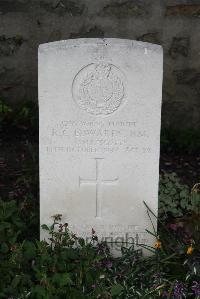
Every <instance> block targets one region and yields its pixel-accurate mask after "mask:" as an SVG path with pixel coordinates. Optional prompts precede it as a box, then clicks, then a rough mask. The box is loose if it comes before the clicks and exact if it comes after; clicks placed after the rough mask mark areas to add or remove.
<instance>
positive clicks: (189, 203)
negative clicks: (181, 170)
mask: <svg viewBox="0 0 200 299" xmlns="http://www.w3.org/2000/svg"><path fill="white" fill-rule="evenodd" d="M199 206H200V203H199V198H198V194H197V193H195V192H192V193H190V190H189V187H188V186H187V185H184V184H181V182H180V179H179V178H178V176H177V175H176V174H175V173H164V174H163V175H162V176H160V185H159V215H160V217H165V218H167V217H168V216H169V215H171V216H173V217H180V216H183V215H184V214H185V213H186V212H189V211H197V210H198V209H199Z"/></svg>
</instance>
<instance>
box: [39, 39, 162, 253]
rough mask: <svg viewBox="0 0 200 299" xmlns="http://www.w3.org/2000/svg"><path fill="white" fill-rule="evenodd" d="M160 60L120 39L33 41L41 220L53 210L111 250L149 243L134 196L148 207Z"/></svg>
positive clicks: (151, 49) (156, 53)
mask: <svg viewBox="0 0 200 299" xmlns="http://www.w3.org/2000/svg"><path fill="white" fill-rule="evenodd" d="M162 60H163V54H162V48H161V46H159V45H153V44H149V43H143V42H138V41H133V40H126V39H112V38H108V39H75V40H66V41H59V42H53V43H48V44H43V45H40V47H39V113H40V219H41V224H44V223H45V224H50V223H52V218H51V216H52V215H54V214H62V215H63V221H65V222H68V223H69V227H70V229H71V230H73V232H75V233H77V234H78V235H79V236H84V237H85V238H86V237H90V236H91V230H92V228H93V229H94V230H95V231H96V233H97V235H98V236H99V239H100V240H101V239H102V240H107V241H113V242H114V245H112V246H114V250H116V248H117V249H118V248H119V246H120V245H121V244H119V243H118V242H121V241H124V242H126V241H128V242H135V243H137V244H139V243H143V244H147V245H150V246H151V245H152V244H153V242H154V240H153V237H152V236H151V235H150V234H148V233H146V231H145V229H149V230H152V227H151V222H150V220H149V218H148V216H147V209H146V208H145V206H144V203H143V201H145V202H146V204H147V205H148V206H149V207H150V208H151V209H152V210H153V211H154V212H155V214H156V213H157V203H158V180H159V150H160V122H161V94H162V72H163V61H162ZM41 238H44V235H43V234H41Z"/></svg>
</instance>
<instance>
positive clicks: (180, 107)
mask: <svg viewBox="0 0 200 299" xmlns="http://www.w3.org/2000/svg"><path fill="white" fill-rule="evenodd" d="M79 37H117V38H128V39H136V40H141V41H147V42H152V43H158V44H161V45H162V46H163V48H164V84H163V118H162V123H163V126H169V125H172V126H173V127H174V128H177V129H179V128H180V129H183V128H196V129H198V128H200V0H197V1H192V0H190V1H189V0H188V1H183V0H182V1H181V0H179V1H178V0H171V1H169V0H166V1H164V0H163V1H162V0H160V1H159V0H143V1H140V0H137V1H136V0H0V97H1V98H4V99H6V100H7V101H8V102H11V103H14V104H17V103H18V102H19V101H23V100H34V101H37V49H38V45H39V44H41V43H46V42H50V41H55V40H61V39H69V38H79Z"/></svg>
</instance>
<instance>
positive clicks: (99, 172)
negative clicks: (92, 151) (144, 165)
mask: <svg viewBox="0 0 200 299" xmlns="http://www.w3.org/2000/svg"><path fill="white" fill-rule="evenodd" d="M103 160H104V159H103V158H95V163H96V165H95V166H96V177H95V179H82V178H81V177H79V186H81V185H82V184H87V185H94V186H95V187H96V215H95V217H96V218H101V201H102V185H116V184H117V183H118V180H119V179H118V177H117V178H114V179H112V180H104V179H103V176H102V161H103Z"/></svg>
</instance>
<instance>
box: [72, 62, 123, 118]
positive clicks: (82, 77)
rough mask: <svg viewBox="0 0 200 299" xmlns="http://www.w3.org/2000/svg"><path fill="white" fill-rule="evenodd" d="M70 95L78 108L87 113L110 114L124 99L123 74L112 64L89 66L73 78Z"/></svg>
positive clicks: (93, 64)
mask: <svg viewBox="0 0 200 299" xmlns="http://www.w3.org/2000/svg"><path fill="white" fill-rule="evenodd" d="M72 93H73V98H74V100H75V102H76V103H77V104H78V106H79V107H80V108H81V109H83V110H85V111H87V112H88V113H90V114H94V115H108V114H111V113H113V112H114V111H116V110H117V109H118V108H119V107H120V105H121V103H122V100H123V98H124V83H123V74H122V72H121V71H120V70H119V69H118V68H117V67H116V66H114V65H112V64H105V63H97V64H95V63H92V64H89V65H87V66H86V67H84V68H83V69H81V70H80V71H79V72H78V74H77V75H76V76H75V78H74V81H73V85H72Z"/></svg>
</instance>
